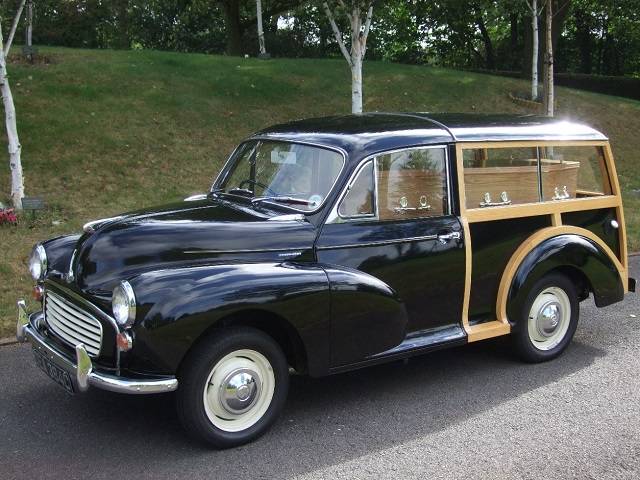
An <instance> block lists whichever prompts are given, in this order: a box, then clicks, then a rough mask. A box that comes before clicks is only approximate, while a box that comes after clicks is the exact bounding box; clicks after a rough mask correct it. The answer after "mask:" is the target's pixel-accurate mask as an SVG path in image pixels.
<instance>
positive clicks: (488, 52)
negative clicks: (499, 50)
mask: <svg viewBox="0 0 640 480" xmlns="http://www.w3.org/2000/svg"><path fill="white" fill-rule="evenodd" d="M477 15H478V16H477V20H476V23H477V25H478V29H479V30H480V34H481V35H482V41H483V43H484V59H485V62H484V63H485V68H486V69H488V70H494V69H495V68H496V60H495V55H494V53H493V43H492V42H491V37H490V36H489V32H488V31H487V27H486V25H485V23H484V19H483V18H482V12H481V11H479V12H477Z"/></svg>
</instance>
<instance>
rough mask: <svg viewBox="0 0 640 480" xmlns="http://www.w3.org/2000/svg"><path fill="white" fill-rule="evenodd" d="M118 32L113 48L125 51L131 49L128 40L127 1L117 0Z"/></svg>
mask: <svg viewBox="0 0 640 480" xmlns="http://www.w3.org/2000/svg"><path fill="white" fill-rule="evenodd" d="M115 8H116V15H117V22H118V31H117V32H116V36H115V45H114V46H115V48H120V49H123V50H127V49H129V48H131V41H130V39H129V30H130V29H129V0H118V1H117V3H116V5H115Z"/></svg>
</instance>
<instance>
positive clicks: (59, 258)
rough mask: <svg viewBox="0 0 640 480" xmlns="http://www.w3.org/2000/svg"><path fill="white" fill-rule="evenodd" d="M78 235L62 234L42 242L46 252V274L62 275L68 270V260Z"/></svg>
mask: <svg viewBox="0 0 640 480" xmlns="http://www.w3.org/2000/svg"><path fill="white" fill-rule="evenodd" d="M79 238H80V235H64V236H61V237H56V238H52V239H50V240H47V241H46V242H43V243H42V246H43V247H44V250H45V252H47V276H49V275H51V274H53V275H58V276H60V275H64V274H66V273H68V271H69V262H70V261H71V255H72V254H73V251H74V249H75V248H76V244H77V243H78V239H79Z"/></svg>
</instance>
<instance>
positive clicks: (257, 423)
mask: <svg viewBox="0 0 640 480" xmlns="http://www.w3.org/2000/svg"><path fill="white" fill-rule="evenodd" d="M179 381H180V384H179V385H180V386H179V388H178V395H177V408H178V415H179V417H180V420H181V422H182V424H183V426H184V428H185V429H186V430H187V432H189V433H190V434H191V435H192V436H194V437H196V438H198V439H199V440H202V441H204V442H206V443H208V444H209V445H211V446H214V447H216V448H229V447H235V446H238V445H242V444H244V443H247V442H250V441H252V440H254V439H256V438H258V437H259V436H260V435H262V434H263V433H265V432H266V431H267V429H268V428H269V427H270V426H271V425H272V424H273V422H274V421H275V420H276V419H277V418H278V416H279V414H280V412H281V411H282V408H283V407H284V404H285V401H286V397H287V392H288V388H289V367H288V364H287V360H286V358H285V355H284V353H283V352H282V349H281V348H280V346H279V345H278V344H277V343H276V342H275V341H274V340H273V339H272V338H271V337H270V336H268V335H267V334H265V333H264V332H261V331H260V330H256V329H252V328H245V327H239V328H227V329H221V330H219V331H217V332H215V333H214V334H212V335H210V336H209V337H207V338H206V339H204V340H203V341H201V342H199V343H198V345H196V347H194V349H193V350H192V351H191V352H190V353H189V354H188V356H187V358H186V359H185V361H184V363H183V365H182V366H181V368H180V374H179Z"/></svg>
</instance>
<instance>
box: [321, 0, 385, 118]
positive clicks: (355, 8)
mask: <svg viewBox="0 0 640 480" xmlns="http://www.w3.org/2000/svg"><path fill="white" fill-rule="evenodd" d="M341 3H342V2H341ZM322 5H323V7H324V11H325V13H326V14H327V18H328V19H329V24H330V25H331V29H332V30H333V34H334V35H335V38H336V41H337V42H338V47H340V51H341V52H342V55H343V56H344V58H345V60H346V61H347V63H348V64H349V67H350V68H351V113H362V106H363V102H362V63H363V61H364V57H365V55H366V53H367V38H368V37H369V30H370V29H371V19H372V17H373V5H372V4H371V3H370V4H369V7H368V9H367V15H366V19H365V21H364V23H363V21H362V9H361V8H360V5H359V4H358V2H357V1H353V2H352V3H351V6H352V11H351V13H347V16H348V17H349V22H350V23H351V52H349V50H347V47H346V45H345V44H344V40H343V39H342V33H341V32H340V29H339V28H338V24H337V23H336V20H335V18H334V16H333V13H332V12H331V9H330V8H329V5H328V4H327V2H324V3H323V4H322ZM363 27H364V29H363Z"/></svg>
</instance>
